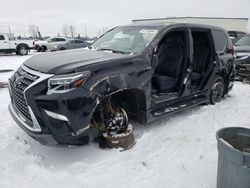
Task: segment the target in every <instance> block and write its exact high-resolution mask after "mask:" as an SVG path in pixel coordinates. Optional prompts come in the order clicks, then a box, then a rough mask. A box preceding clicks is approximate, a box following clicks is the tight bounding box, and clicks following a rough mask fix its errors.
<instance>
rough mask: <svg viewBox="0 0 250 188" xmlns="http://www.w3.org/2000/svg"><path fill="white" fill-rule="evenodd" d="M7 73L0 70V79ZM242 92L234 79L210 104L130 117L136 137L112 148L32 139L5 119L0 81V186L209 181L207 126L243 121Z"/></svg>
mask: <svg viewBox="0 0 250 188" xmlns="http://www.w3.org/2000/svg"><path fill="white" fill-rule="evenodd" d="M32 55H34V53H31V54H30V55H29V56H23V57H20V56H15V55H7V56H1V57H0V69H13V70H14V69H16V68H17V67H18V66H19V65H20V64H21V63H22V62H23V61H24V60H26V59H27V58H29V57H31V56H32ZM10 75H11V73H2V74H1V75H0V82H1V81H7V79H8V77H9V76H10ZM249 93H250V87H249V85H246V84H242V83H236V84H235V86H234V89H233V91H232V92H231V93H230V94H229V96H226V97H225V99H224V100H223V101H222V102H221V103H219V104H217V105H215V106H212V105H210V106H198V107H196V108H193V109H191V110H188V111H185V112H181V113H177V114H176V115H173V116H171V117H170V118H166V117H161V118H160V119H158V120H157V121H155V122H153V123H151V124H150V125H148V126H145V127H144V126H141V125H139V124H138V125H134V126H135V128H136V130H135V136H136V140H137V144H136V145H135V146H134V147H133V148H132V149H131V150H128V151H125V152H120V151H119V150H118V149H108V150H101V149H100V148H99V147H98V145H97V144H96V143H91V144H90V145H87V146H81V147H57V148H55V147H48V146H42V145H40V144H39V143H37V142H36V141H34V140H33V139H31V138H30V137H29V136H28V135H27V134H25V133H24V132H23V131H22V130H21V129H20V128H19V127H18V126H17V125H16V123H15V122H14V120H12V118H11V116H10V115H9V112H8V104H9V101H10V98H9V94H8V89H0V104H1V106H0V114H1V116H0V127H1V131H0V142H1V144H0V161H1V163H0V179H1V181H0V187H25V188H33V187H46V186H47V187H56V186H58V185H60V187H79V188H82V187H93V188H96V187H99V186H104V185H108V187H110V188H111V187H120V185H126V187H143V188H145V187H177V188H185V187H188V188H190V187H192V188H208V187H215V185H216V172H217V149H216V144H217V143H216V139H215V133H216V131H217V130H218V129H220V128H222V127H225V126H244V127H249V128H250V123H249V122H250V115H249V107H250V95H249ZM239 117H240V118H239ZM52 180H53V181H52ZM19 185H22V186H19Z"/></svg>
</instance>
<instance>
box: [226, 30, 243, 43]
mask: <svg viewBox="0 0 250 188" xmlns="http://www.w3.org/2000/svg"><path fill="white" fill-rule="evenodd" d="M228 34H229V36H230V38H231V40H232V42H233V44H235V43H236V42H238V41H239V40H240V39H241V38H242V37H244V36H245V35H246V33H245V32H242V31H228Z"/></svg>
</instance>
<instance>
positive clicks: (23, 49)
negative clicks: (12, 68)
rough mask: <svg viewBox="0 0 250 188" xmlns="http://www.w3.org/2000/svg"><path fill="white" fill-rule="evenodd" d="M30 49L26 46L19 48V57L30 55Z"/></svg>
mask: <svg viewBox="0 0 250 188" xmlns="http://www.w3.org/2000/svg"><path fill="white" fill-rule="evenodd" d="M28 52H29V51H28V48H27V47H26V46H20V47H18V48H17V54H18V55H27V54H28Z"/></svg>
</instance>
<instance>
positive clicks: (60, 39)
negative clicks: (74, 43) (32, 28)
mask: <svg viewBox="0 0 250 188" xmlns="http://www.w3.org/2000/svg"><path fill="white" fill-rule="evenodd" d="M56 41H57V42H62V41H66V40H65V39H63V38H57V39H56Z"/></svg>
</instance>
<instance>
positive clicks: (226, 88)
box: [216, 70, 229, 94]
mask: <svg viewBox="0 0 250 188" xmlns="http://www.w3.org/2000/svg"><path fill="white" fill-rule="evenodd" d="M216 75H218V76H221V77H222V78H223V80H224V87H225V88H224V91H225V94H227V93H228V84H229V82H228V79H227V73H226V71H225V70H221V71H220V72H218V73H217V74H216Z"/></svg>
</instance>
